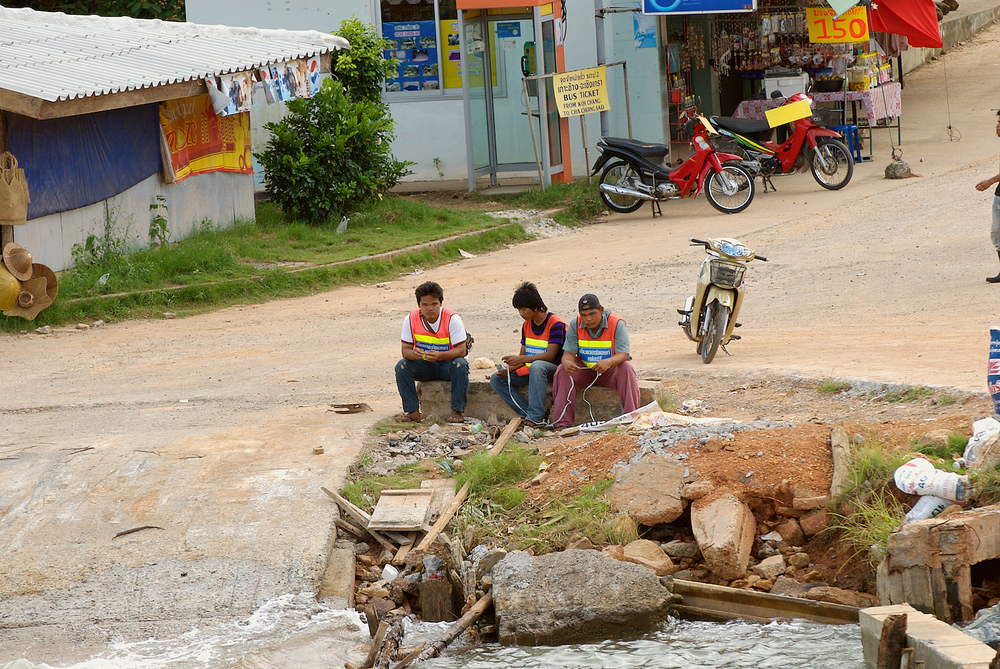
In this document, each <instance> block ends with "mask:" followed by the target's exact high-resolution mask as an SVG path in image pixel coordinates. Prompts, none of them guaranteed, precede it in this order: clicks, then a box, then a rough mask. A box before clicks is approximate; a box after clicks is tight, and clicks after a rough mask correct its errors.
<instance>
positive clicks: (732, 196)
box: [705, 163, 754, 214]
mask: <svg viewBox="0 0 1000 669" xmlns="http://www.w3.org/2000/svg"><path fill="white" fill-rule="evenodd" d="M722 174H725V175H726V179H725V180H723V178H722V176H721V175H722ZM727 181H728V184H727V183H726V182H727ZM753 195H754V184H753V177H752V176H750V173H749V172H747V171H746V170H745V169H744V168H742V167H740V166H738V165H733V164H729V163H727V164H725V165H723V166H722V172H721V173H719V172H714V171H713V172H711V173H710V174H709V175H708V180H707V181H706V183H705V196H706V197H708V201H709V203H710V204H711V205H712V206H713V207H715V208H716V209H718V210H719V211H721V212H722V213H723V214H736V213H739V212H741V211H743V210H744V209H746V208H747V207H749V206H750V203H751V202H753Z"/></svg>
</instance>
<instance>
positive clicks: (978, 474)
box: [969, 466, 1000, 504]
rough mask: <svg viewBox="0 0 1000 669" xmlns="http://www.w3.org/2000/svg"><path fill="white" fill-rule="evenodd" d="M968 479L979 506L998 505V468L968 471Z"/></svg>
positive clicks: (999, 492) (999, 485)
mask: <svg viewBox="0 0 1000 669" xmlns="http://www.w3.org/2000/svg"><path fill="white" fill-rule="evenodd" d="M969 479H970V480H971V481H972V489H973V490H975V491H976V498H977V501H978V502H979V504H1000V466H998V467H990V468H989V469H983V468H981V467H977V468H975V469H970V470H969Z"/></svg>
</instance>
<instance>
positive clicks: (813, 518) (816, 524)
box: [799, 510, 830, 545]
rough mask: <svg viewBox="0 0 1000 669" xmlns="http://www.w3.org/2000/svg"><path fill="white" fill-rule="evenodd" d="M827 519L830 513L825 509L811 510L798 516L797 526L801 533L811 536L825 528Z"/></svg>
mask: <svg viewBox="0 0 1000 669" xmlns="http://www.w3.org/2000/svg"><path fill="white" fill-rule="evenodd" d="M829 520H830V515H829V514H828V513H827V512H826V511H825V510H820V511H813V512H812V513H810V514H806V515H805V516H802V517H801V518H799V527H800V528H802V534H804V535H806V536H807V537H811V536H814V535H817V534H819V533H820V532H822V531H823V530H825V529H826V526H827V523H828V522H829ZM800 545H801V544H800Z"/></svg>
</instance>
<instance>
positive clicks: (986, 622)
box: [956, 605, 1000, 649]
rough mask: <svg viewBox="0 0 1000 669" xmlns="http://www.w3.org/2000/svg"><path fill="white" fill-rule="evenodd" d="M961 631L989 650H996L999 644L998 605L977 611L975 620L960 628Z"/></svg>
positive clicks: (999, 612)
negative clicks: (983, 644)
mask: <svg viewBox="0 0 1000 669" xmlns="http://www.w3.org/2000/svg"><path fill="white" fill-rule="evenodd" d="M956 627H957V625H956ZM962 631H963V632H965V633H966V634H968V635H969V636H971V637H975V638H976V639H979V640H980V641H982V642H983V643H985V644H986V645H988V646H990V647H991V648H994V649H995V648H997V646H998V644H1000V605H994V606H991V607H989V608H986V609H980V610H979V611H977V612H976V618H975V620H973V621H972V622H971V623H969V624H968V625H966V626H965V627H964V628H962Z"/></svg>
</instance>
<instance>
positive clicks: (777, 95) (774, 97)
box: [771, 90, 784, 100]
mask: <svg viewBox="0 0 1000 669" xmlns="http://www.w3.org/2000/svg"><path fill="white" fill-rule="evenodd" d="M782 97H784V96H783V95H782V94H781V91H779V90H773V91H771V99H772V100H777V99H778V98H782Z"/></svg>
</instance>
